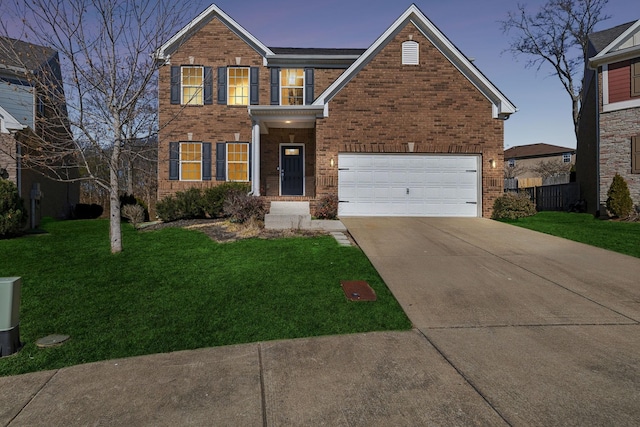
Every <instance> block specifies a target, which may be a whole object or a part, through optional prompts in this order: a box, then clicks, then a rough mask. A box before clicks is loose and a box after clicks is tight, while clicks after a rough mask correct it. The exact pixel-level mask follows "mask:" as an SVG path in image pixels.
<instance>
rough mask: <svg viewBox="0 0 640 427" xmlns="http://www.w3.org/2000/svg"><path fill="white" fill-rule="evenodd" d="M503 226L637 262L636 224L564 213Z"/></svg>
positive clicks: (638, 227) (638, 229)
mask: <svg viewBox="0 0 640 427" xmlns="http://www.w3.org/2000/svg"><path fill="white" fill-rule="evenodd" d="M505 222H508V223H509V224H513V225H517V226H520V227H524V228H529V229H531V230H536V231H540V232H542V233H547V234H552V235H554V236H559V237H564V238H565V239H570V240H574V241H576V242H582V243H586V244H588V245H592V246H597V247H600V248H604V249H609V250H611V251H615V252H620V253H623V254H627V255H631V256H634V257H638V258H640V223H639V222H625V221H605V220H600V219H596V218H594V217H593V216H592V215H590V214H579V213H566V212H539V213H538V214H536V215H534V216H531V217H528V218H521V219H518V220H513V221H505Z"/></svg>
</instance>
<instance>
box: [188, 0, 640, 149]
mask: <svg viewBox="0 0 640 427" xmlns="http://www.w3.org/2000/svg"><path fill="white" fill-rule="evenodd" d="M414 3H415V4H416V5H417V6H418V7H419V8H420V9H421V10H422V12H423V13H424V14H425V15H426V16H427V18H429V19H430V20H431V21H432V22H433V23H434V24H435V25H436V26H437V27H438V28H439V29H440V30H441V31H442V32H443V33H444V34H445V35H446V36H447V37H448V38H449V39H450V40H451V41H452V42H453V43H454V44H455V45H456V46H457V47H458V48H459V49H460V50H461V51H462V53H464V54H465V55H466V56H468V57H470V58H475V64H476V66H477V67H478V68H479V69H480V70H481V71H482V72H483V73H484V74H485V75H486V76H487V77H488V78H489V79H490V80H491V81H492V82H493V83H494V84H495V85H496V86H497V87H498V88H499V89H500V90H501V91H502V92H503V93H504V94H505V95H506V96H507V97H508V98H509V99H510V100H511V102H513V103H514V104H515V105H516V106H517V107H518V112H517V113H516V114H514V115H513V116H512V117H511V118H510V119H509V120H508V121H507V122H506V123H505V147H506V148H508V147H512V146H515V145H523V144H534V143H538V142H543V143H547V144H554V145H560V146H566V147H575V145H576V141H575V136H574V133H573V122H572V119H571V102H570V99H569V96H568V95H567V94H566V92H565V91H564V89H563V88H562V86H561V84H560V81H559V80H558V78H557V77H555V76H550V68H546V67H545V68H542V69H540V70H539V71H536V70H535V69H526V68H525V62H526V61H525V58H519V59H517V60H516V59H514V58H513V56H512V55H511V54H510V53H508V52H504V53H503V51H504V50H505V49H507V47H508V45H509V39H508V36H506V35H504V34H503V33H502V30H501V27H500V24H499V23H498V21H499V20H504V19H506V14H507V12H508V11H510V10H511V11H515V10H516V4H517V3H516V2H515V1H512V0H482V1H478V0H447V1H443V0H425V1H419V0H418V1H414ZM524 3H525V4H526V5H527V7H528V9H530V10H537V9H538V7H539V6H540V5H542V4H544V3H545V1H540V0H532V1H524ZM202 4H203V5H204V7H206V6H207V5H208V3H207V2H204V3H202ZM216 4H217V5H218V6H219V7H220V8H221V9H222V10H224V11H225V12H226V13H227V14H229V15H230V16H231V17H232V18H233V19H235V20H236V21H237V22H238V23H239V24H240V25H242V26H243V27H244V28H245V29H246V30H248V31H249V32H250V33H251V34H253V35H254V36H255V37H257V38H258V39H260V41H262V42H263V43H264V44H266V45H267V46H274V47H358V48H366V47H369V45H371V44H372V43H373V42H374V41H375V39H376V38H377V37H378V36H380V35H381V34H382V33H383V32H384V31H385V30H386V29H387V28H388V27H389V26H390V25H391V24H392V23H393V22H394V21H395V20H396V19H397V18H398V17H399V16H400V15H401V14H402V13H403V12H404V11H405V10H406V9H407V8H408V7H409V5H411V1H406V2H403V1H398V0H323V1H321V2H319V1H314V2H306V1H300V0H296V1H294V0H270V1H268V2H266V1H264V0H243V1H238V0H218V1H216ZM204 7H203V8H204ZM198 12H199V11H198ZM605 13H606V14H608V15H611V19H609V20H606V21H604V22H602V23H601V24H600V25H599V27H597V28H596V30H602V29H606V28H609V27H613V26H616V25H619V24H623V23H625V22H630V21H634V20H637V19H640V1H637V0H633V1H630V0H610V1H609V3H608V4H607V6H606V8H605ZM194 17H195V15H194Z"/></svg>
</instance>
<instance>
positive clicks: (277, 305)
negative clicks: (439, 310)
mask: <svg viewBox="0 0 640 427" xmlns="http://www.w3.org/2000/svg"><path fill="white" fill-rule="evenodd" d="M43 227H44V228H45V229H46V231H48V234H41V235H30V236H27V237H22V238H19V239H13V240H2V241H0V277H7V276H21V277H22V300H21V301H22V302H21V310H20V336H21V339H22V341H23V342H24V343H25V347H24V348H23V349H22V350H21V351H20V352H19V353H17V354H15V355H12V356H10V357H4V358H0V375H14V374H20V373H25V372H32V371H37V370H43V369H54V368H60V367H64V366H70V365H74V364H79V363H86V362H93V361H98V360H105V359H112V358H121V357H128V356H136V355H142V354H150V353H161V352H169V351H176V350H185V349H195V348H202V347H211V346H220V345H229V344H238V343H248V342H256V341H264V340H275V339H285V338H297V337H309V336H317V335H329V334H346V333H355V332H366V331H377V330H404V329H409V328H410V327H411V324H410V322H409V320H408V319H407V317H406V315H405V314H404V312H403V311H402V309H401V308H400V306H399V305H398V303H397V302H396V300H395V299H394V298H393V296H392V295H391V293H390V292H389V290H388V289H387V287H386V285H385V284H384V282H383V281H382V279H381V278H380V276H379V275H378V274H377V272H376V271H375V270H374V268H373V267H372V265H371V264H370V263H369V261H368V259H367V258H366V257H365V255H364V254H363V252H362V251H361V250H360V249H358V248H355V247H342V246H339V245H338V244H337V243H336V241H335V240H334V239H333V238H332V237H330V236H320V237H293V238H284V239H276V240H262V239H249V240H243V241H238V242H235V243H225V244H219V243H216V242H214V241H212V240H211V239H209V238H208V237H207V236H206V235H204V234H202V233H200V232H198V231H190V230H184V229H178V228H167V229H163V230H158V231H149V232H137V231H135V230H134V229H133V228H132V227H130V226H129V225H124V226H123V243H124V252H123V253H121V254H118V255H111V254H110V252H109V242H108V222H107V221H104V220H94V221H65V222H48V223H45V224H44V226H43ZM340 280H366V281H367V282H369V284H370V285H371V287H372V288H373V289H374V290H375V292H376V294H377V296H378V300H377V301H376V302H351V301H347V299H346V298H345V295H344V293H343V291H342V289H341V287H340ZM50 334H66V335H70V336H71V339H70V340H69V341H68V342H67V343H65V344H64V345H62V346H59V347H53V348H47V349H40V348H38V347H36V345H35V341H36V340H38V339H39V338H42V337H44V336H47V335H50Z"/></svg>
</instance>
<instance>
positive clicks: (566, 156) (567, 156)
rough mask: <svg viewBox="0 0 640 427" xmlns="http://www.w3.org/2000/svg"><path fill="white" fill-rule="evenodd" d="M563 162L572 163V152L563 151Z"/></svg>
mask: <svg viewBox="0 0 640 427" xmlns="http://www.w3.org/2000/svg"><path fill="white" fill-rule="evenodd" d="M562 163H571V153H562Z"/></svg>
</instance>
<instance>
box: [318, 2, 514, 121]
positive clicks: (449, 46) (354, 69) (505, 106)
mask: <svg viewBox="0 0 640 427" xmlns="http://www.w3.org/2000/svg"><path fill="white" fill-rule="evenodd" d="M409 22H411V23H413V24H414V25H415V26H416V28H418V29H419V31H420V32H421V33H422V34H423V35H424V36H425V37H426V38H427V39H428V40H429V41H430V42H431V43H432V44H433V45H434V46H435V47H436V48H437V49H438V50H440V52H442V53H443V55H444V56H445V57H446V58H447V59H449V61H450V62H451V63H452V64H453V65H454V66H455V67H456V68H458V70H460V72H461V73H462V74H463V75H464V76H465V77H466V78H467V79H469V81H470V82H471V83H472V84H474V85H475V86H476V88H477V89H478V90H479V91H480V92H481V93H482V94H483V95H484V96H485V97H486V98H487V99H488V100H489V101H490V102H491V103H492V104H493V105H494V107H495V108H494V114H493V117H494V118H500V119H506V118H508V117H509V115H510V114H513V113H515V112H516V111H517V109H516V107H515V105H513V104H512V103H511V101H509V100H508V99H507V97H506V96H504V95H503V94H502V93H501V92H500V91H499V90H498V88H496V87H495V86H494V85H493V84H492V83H491V82H490V81H489V80H488V79H487V78H486V77H485V76H484V75H483V74H482V73H481V72H480V70H478V68H476V67H475V65H473V64H472V63H471V61H469V60H468V59H467V57H466V56H464V55H463V54H462V53H461V52H460V51H459V50H458V48H457V47H456V46H455V45H454V44H453V43H451V42H450V41H449V39H447V38H446V37H445V35H444V34H443V33H442V32H441V31H440V30H439V29H438V28H437V27H436V26H435V25H434V24H433V23H432V22H431V21H429V19H428V18H427V17H426V16H425V15H424V14H423V13H422V12H421V11H420V9H418V7H417V6H416V5H415V4H412V5H411V6H409V8H408V9H407V10H406V11H405V12H404V13H403V14H402V15H401V16H400V17H399V18H398V19H397V20H396V21H395V22H394V23H393V25H391V27H389V28H388V29H387V30H386V31H385V32H384V33H383V34H382V35H381V36H380V37H379V38H378V39H377V40H376V41H375V42H374V43H373V44H372V45H371V46H370V47H369V48H368V49H367V50H366V51H365V52H364V53H363V54H362V56H360V58H358V60H357V61H355V62H354V63H353V64H352V65H351V66H350V67H349V68H348V69H347V70H345V72H344V73H342V74H341V75H340V77H339V78H338V79H337V80H336V81H334V82H333V84H331V85H330V86H329V87H328V88H327V89H326V90H325V91H324V92H322V94H320V96H318V97H317V98H316V101H315V102H314V103H313V105H323V104H327V103H328V102H329V101H331V99H332V98H333V97H334V96H335V95H336V94H337V93H338V92H339V91H340V90H341V89H342V87H344V86H345V85H346V84H347V83H348V82H349V81H350V80H351V79H352V78H353V77H354V76H355V75H356V74H357V73H358V72H359V71H360V70H361V69H362V68H364V66H365V65H366V64H367V63H368V62H369V61H371V60H372V59H373V57H375V55H376V54H377V53H378V52H379V51H380V50H381V49H382V48H383V47H384V46H385V45H386V44H387V43H388V42H389V41H390V40H391V39H392V38H393V37H394V36H395V35H396V34H397V33H398V32H399V31H400V30H401V29H402V28H403V27H404V26H405V25H406V24H408V23H409Z"/></svg>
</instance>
